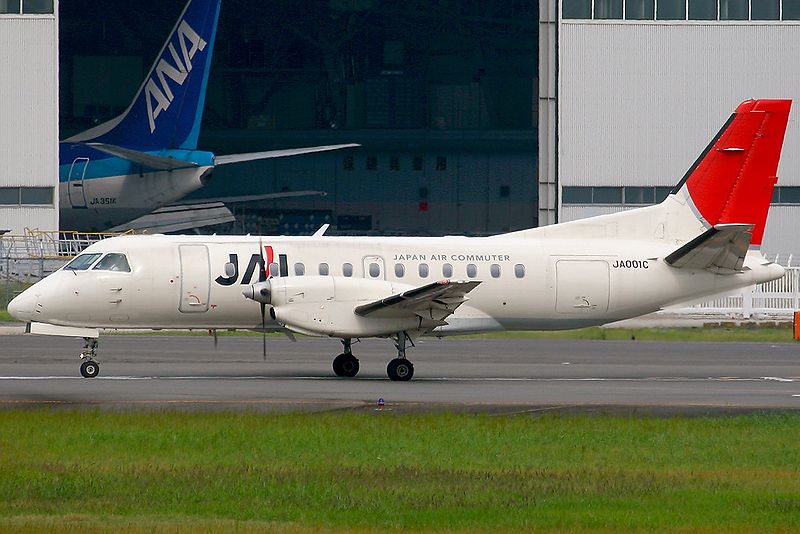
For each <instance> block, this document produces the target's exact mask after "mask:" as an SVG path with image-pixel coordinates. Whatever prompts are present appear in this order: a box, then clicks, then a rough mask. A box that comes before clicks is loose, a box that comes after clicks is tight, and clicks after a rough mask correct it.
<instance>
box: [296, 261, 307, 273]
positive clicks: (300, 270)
mask: <svg viewBox="0 0 800 534" xmlns="http://www.w3.org/2000/svg"><path fill="white" fill-rule="evenodd" d="M294 274H295V275H297V276H303V275H304V274H306V266H305V265H304V264H302V263H299V262H298V263H295V264H294Z"/></svg>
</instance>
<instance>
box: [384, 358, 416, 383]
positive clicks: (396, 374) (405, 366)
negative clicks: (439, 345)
mask: <svg viewBox="0 0 800 534" xmlns="http://www.w3.org/2000/svg"><path fill="white" fill-rule="evenodd" d="M386 374H388V375H389V378H390V379H391V380H396V381H400V382H408V381H409V380H411V377H412V376H414V364H413V363H411V362H410V361H408V360H406V359H404V358H395V359H394V360H392V361H390V362H389V365H387V366H386Z"/></svg>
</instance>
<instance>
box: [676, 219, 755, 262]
mask: <svg viewBox="0 0 800 534" xmlns="http://www.w3.org/2000/svg"><path fill="white" fill-rule="evenodd" d="M752 230H753V225H752V224H718V225H716V226H714V227H713V228H709V229H708V230H706V231H705V232H704V233H702V234H700V235H699V236H697V237H696V238H694V239H692V240H691V241H689V242H688V243H686V244H685V245H683V246H682V247H680V248H679V249H677V250H676V251H675V252H673V253H671V254H670V255H669V256H667V257H666V258H664V261H666V262H667V263H668V264H669V265H671V266H672V267H677V268H683V269H708V270H711V271H714V272H717V273H721V274H724V273H730V274H733V273H738V272H741V270H742V265H744V257H745V255H746V254H747V249H748V247H749V246H750V240H751V238H752V237H753V236H752V234H751V232H752Z"/></svg>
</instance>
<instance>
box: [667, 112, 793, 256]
mask: <svg viewBox="0 0 800 534" xmlns="http://www.w3.org/2000/svg"><path fill="white" fill-rule="evenodd" d="M791 104H792V102H791V100H747V101H745V102H742V103H741V104H740V105H739V107H737V108H736V111H735V112H734V113H733V115H731V117H730V118H729V119H728V121H727V122H726V123H725V125H724V126H723V127H722V129H721V130H720V131H719V133H718V134H717V135H716V137H714V139H713V140H712V141H711V143H710V144H709V145H708V147H706V149H705V150H704V151H703V153H702V154H701V155H700V157H699V158H698V159H697V161H696V162H695V163H694V164H693V165H692V166H691V167H690V168H689V170H688V171H687V172H686V174H685V175H684V177H683V179H682V180H681V181H680V183H679V184H678V185H677V186H675V189H674V190H673V191H672V192H673V193H679V192H681V191H683V192H684V194H686V195H687V196H688V198H689V199H690V200H691V202H692V204H693V205H694V207H695V209H696V211H697V213H698V215H699V216H700V217H702V219H703V220H704V223H705V224H706V225H707V226H708V227H714V226H716V225H719V224H749V225H752V226H753V230H752V240H751V244H752V245H755V246H760V245H761V239H762V237H763V235H764V226H765V225H766V221H767V212H768V211H769V204H770V200H771V199H772V190H773V188H774V186H775V183H776V182H777V180H778V178H777V170H778V162H779V161H780V156H781V149H782V147H783V138H784V134H785V133H786V124H787V121H788V119H789V111H790V108H791Z"/></svg>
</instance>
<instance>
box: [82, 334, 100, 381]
mask: <svg viewBox="0 0 800 534" xmlns="http://www.w3.org/2000/svg"><path fill="white" fill-rule="evenodd" d="M83 340H84V344H83V350H82V351H81V360H83V363H82V364H81V376H82V377H83V378H94V377H96V376H97V373H99V372H100V365H98V363H97V362H96V361H94V359H95V358H96V357H97V338H94V337H85V338H83Z"/></svg>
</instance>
